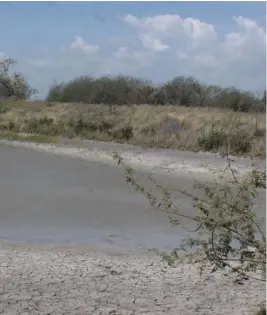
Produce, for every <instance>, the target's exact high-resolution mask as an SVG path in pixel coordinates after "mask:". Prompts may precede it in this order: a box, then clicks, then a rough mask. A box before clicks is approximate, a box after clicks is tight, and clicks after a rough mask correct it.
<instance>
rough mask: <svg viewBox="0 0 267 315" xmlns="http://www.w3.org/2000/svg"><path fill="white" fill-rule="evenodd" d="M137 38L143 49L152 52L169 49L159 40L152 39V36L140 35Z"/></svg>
mask: <svg viewBox="0 0 267 315" xmlns="http://www.w3.org/2000/svg"><path fill="white" fill-rule="evenodd" d="M139 38H140V40H141V42H142V43H143V46H144V47H145V48H148V49H151V50H152V51H154V52H157V51H165V50H167V49H169V46H168V45H165V44H163V43H162V41H161V40H160V39H157V38H153V36H152V34H149V33H141V34H140V35H139Z"/></svg>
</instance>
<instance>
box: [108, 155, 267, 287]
mask: <svg viewBox="0 0 267 315" xmlns="http://www.w3.org/2000/svg"><path fill="white" fill-rule="evenodd" d="M226 157H227V160H228V167H229V168H230V170H231V174H232V176H233V178H234V181H233V183H231V184H230V183H228V184H216V183H214V184H200V183H197V184H195V185H194V189H195V192H197V191H200V192H202V195H203V196H202V197H199V196H197V195H196V194H195V195H194V194H192V193H189V192H188V191H187V190H186V189H182V190H180V189H177V190H175V191H176V192H180V193H182V194H184V195H186V196H189V197H191V198H192V199H193V201H194V209H195V215H188V214H187V213H186V212H183V211H182V210H181V209H179V207H178V206H177V205H176V204H175V203H174V201H173V196H172V194H171V192H170V190H168V189H167V188H166V187H164V186H162V185H160V184H158V183H157V182H156V181H155V180H154V179H153V178H152V177H151V176H149V179H150V181H151V182H152V183H153V184H154V185H155V187H156V188H157V190H159V192H160V194H161V197H160V198H157V197H155V196H154V195H153V194H152V193H150V192H149V191H148V190H147V189H145V188H144V187H142V186H141V185H140V184H139V183H138V182H137V180H136V178H135V172H136V171H135V170H133V169H132V168H130V167H129V166H128V165H126V164H125V162H124V160H123V159H122V158H121V157H120V156H119V155H118V154H117V153H114V155H113V158H114V159H115V160H116V161H117V162H118V164H119V165H121V166H122V167H123V168H124V170H125V174H126V181H127V182H128V183H130V184H132V185H133V186H134V187H135V189H136V190H137V191H139V192H141V193H142V194H143V195H144V196H145V197H146V199H147V200H148V201H149V203H150V205H151V206H152V207H153V208H155V209H158V210H160V211H162V212H164V213H165V214H167V215H168V217H169V220H170V222H171V223H172V224H173V225H175V226H178V227H182V228H183V229H185V230H187V228H186V225H185V224H184V223H183V219H187V220H189V221H191V222H193V223H194V225H195V229H194V230H193V231H189V232H191V233H197V234H196V235H197V236H196V237H190V238H187V239H185V240H183V242H182V244H181V246H180V247H179V248H176V249H174V250H173V251H172V252H171V254H166V253H161V252H159V251H157V253H158V254H160V255H161V256H162V257H163V258H164V259H165V260H166V261H167V262H168V264H169V265H171V264H173V263H174V262H175V261H176V260H177V259H178V258H179V257H178V255H177V251H179V250H185V251H187V250H188V249H193V248H194V249H197V250H198V252H199V253H201V255H202V257H203V259H202V260H201V264H200V265H201V267H200V269H201V271H202V270H203V269H204V268H208V267H212V271H216V270H218V269H222V268H226V267H228V268H229V269H230V270H231V271H232V272H235V273H236V274H237V275H238V279H239V280H240V279H246V278H247V277H254V278H255V279H257V280H261V281H265V275H266V236H265V231H264V230H263V227H262V223H263V222H264V220H263V219H262V220H258V219H257V217H256V214H255V213H254V212H253V205H254V202H255V198H256V196H257V192H258V191H257V189H258V188H264V189H266V171H264V172H262V171H257V170H254V171H252V172H251V173H249V175H248V176H247V177H246V178H245V179H242V180H239V179H237V176H236V171H235V170H234V169H233V168H232V166H231V160H230V158H229V153H228V152H226ZM172 191H173V190H172ZM187 231H188V230H187ZM256 271H260V272H261V274H262V276H263V277H262V278H261V277H260V276H259V277H258V276H252V275H251V274H250V272H256Z"/></svg>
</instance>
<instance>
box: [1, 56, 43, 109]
mask: <svg viewBox="0 0 267 315" xmlns="http://www.w3.org/2000/svg"><path fill="white" fill-rule="evenodd" d="M15 63H16V61H15V60H13V59H5V60H3V61H0V99H2V100H3V99H7V98H8V99H10V98H14V99H29V98H30V97H31V96H32V95H33V94H35V93H36V92H37V91H36V90H35V89H33V88H31V87H30V86H29V84H28V83H27V80H26V78H25V77H24V76H23V75H22V74H21V73H18V72H12V71H11V67H12V66H13V65H14V64H15ZM0 108H1V106H0ZM0 112H1V109H0Z"/></svg>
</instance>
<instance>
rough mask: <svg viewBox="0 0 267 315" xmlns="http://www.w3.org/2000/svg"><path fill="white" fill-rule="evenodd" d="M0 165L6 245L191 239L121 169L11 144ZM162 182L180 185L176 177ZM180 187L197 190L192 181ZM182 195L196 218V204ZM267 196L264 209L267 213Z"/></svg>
mask: <svg viewBox="0 0 267 315" xmlns="http://www.w3.org/2000/svg"><path fill="white" fill-rule="evenodd" d="M0 161H1V163H0V239H2V240H6V241H10V242H26V243H49V244H53V243H62V244H63V243H71V244H93V245H97V246H100V247H104V248H105V247H106V248H127V249H129V248H133V249H135V248H151V247H157V248H161V249H170V248H173V247H176V246H177V244H178V243H179V241H180V240H181V238H182V237H184V236H185V234H184V232H183V231H182V230H178V229H177V228H175V227H171V226H170V224H169V222H168V219H167V218H166V217H164V216H163V214H162V213H160V212H156V211H154V210H152V209H151V208H150V207H149V205H148V203H147V201H146V200H145V198H144V197H143V196H141V195H140V194H139V193H136V192H135V191H134V189H133V188H132V187H131V186H130V185H129V184H126V183H125V177H124V175H123V171H122V169H120V168H118V167H113V166H107V165H105V164H104V163H102V162H98V163H96V162H88V161H83V160H79V159H73V158H70V157H63V156H54V155H52V154H48V153H41V152H37V151H34V150H28V149H23V148H16V147H9V146H6V145H0ZM158 178H159V179H160V180H162V181H169V182H170V184H173V183H174V179H173V178H171V177H170V176H169V175H164V176H163V175H161V176H158ZM171 182H172V183H171ZM175 184H176V185H177V186H178V187H180V188H182V187H184V186H186V187H190V186H192V180H191V179H190V178H188V177H184V178H179V179H178V181H177V180H175ZM177 197H179V198H178V202H179V204H180V205H181V207H183V208H184V209H188V212H190V211H191V208H192V206H191V202H190V199H189V198H186V197H184V196H177ZM263 198H264V194H262V195H261V196H260V198H259V200H258V203H257V211H258V212H259V213H261V214H263V213H264V212H265V208H264V207H265V203H264V199H263Z"/></svg>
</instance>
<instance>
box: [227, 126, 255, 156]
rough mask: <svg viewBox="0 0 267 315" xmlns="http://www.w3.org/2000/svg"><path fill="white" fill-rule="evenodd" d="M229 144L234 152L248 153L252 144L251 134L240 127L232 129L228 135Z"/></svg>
mask: <svg viewBox="0 0 267 315" xmlns="http://www.w3.org/2000/svg"><path fill="white" fill-rule="evenodd" d="M229 146H230V148H231V151H232V152H234V153H237V154H239V153H248V152H249V151H250V149H251V146H252V136H251V135H250V134H249V133H248V132H246V131H244V130H242V129H241V130H237V131H233V133H231V134H230V135H229Z"/></svg>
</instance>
